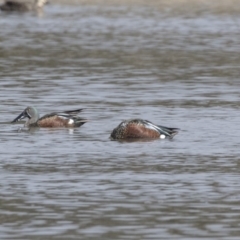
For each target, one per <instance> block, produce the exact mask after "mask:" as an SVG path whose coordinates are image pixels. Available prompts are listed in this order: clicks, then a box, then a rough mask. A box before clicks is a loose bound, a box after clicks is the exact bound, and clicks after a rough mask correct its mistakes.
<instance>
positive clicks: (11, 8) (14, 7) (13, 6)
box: [0, 0, 47, 12]
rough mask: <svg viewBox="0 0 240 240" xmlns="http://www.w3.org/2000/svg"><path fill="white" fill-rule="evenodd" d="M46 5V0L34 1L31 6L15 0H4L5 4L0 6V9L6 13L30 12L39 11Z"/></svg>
mask: <svg viewBox="0 0 240 240" xmlns="http://www.w3.org/2000/svg"><path fill="white" fill-rule="evenodd" d="M46 3H47V0H34V2H33V3H32V4H31V3H29V2H20V1H17V0H5V2H4V3H3V4H2V5H1V6H0V9H1V10H2V11H6V12H27V11H32V10H41V9H42V8H43V6H44V5H45V4H46Z"/></svg>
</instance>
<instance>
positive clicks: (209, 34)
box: [0, 5, 240, 239]
mask: <svg viewBox="0 0 240 240" xmlns="http://www.w3.org/2000/svg"><path fill="white" fill-rule="evenodd" d="M0 23H1V29H0V33H1V34H0V41H1V45H0V48H1V54H0V68H1V71H0V75H1V78H0V89H1V90H0V92H1V94H0V101H1V106H2V107H1V118H0V122H1V130H0V135H1V138H0V143H1V144H0V153H1V165H0V185H1V193H0V201H1V210H0V213H1V214H0V216H1V217H0V223H1V226H0V237H1V239H46V238H47V239H60V238H62V239H79V238H83V239H96V238H97V239H159V236H161V238H162V239H199V238H208V239H220V238H221V239H238V238H239V223H240V221H239V217H238V209H239V187H240V184H239V166H240V165H239V157H238V156H239V148H238V146H239V140H238V125H239V124H238V123H239V113H238V105H239V86H240V82H239V81H238V78H239V63H240V57H239V56H240V55H239V44H240V43H239V41H240V40H239V24H240V19H239V17H235V18H234V20H233V18H232V16H231V15H227V14H226V15H210V14H207V13H206V14H201V15H199V14H196V15H193V16H192V17H191V18H189V17H188V18H187V17H185V16H184V15H182V14H179V15H174V16H173V15H171V13H168V14H167V13H164V12H161V11H158V9H155V8H153V7H146V6H140V7H137V6H132V7H128V6H126V7H124V6H101V7H98V6H96V5H91V6H89V5H82V6H74V7H73V6H64V7H63V6H62V5H50V6H47V7H46V11H45V14H44V15H43V16H42V17H40V18H39V17H36V15H34V14H24V15H21V16H19V15H12V14H11V15H6V14H2V13H1V14H0ZM27 106H36V107H37V108H38V109H39V112H40V114H41V115H44V114H45V113H48V112H54V111H62V110H63V109H64V110H68V109H74V108H85V109H86V110H85V112H84V117H86V118H88V119H90V121H89V122H88V123H86V124H84V125H83V126H82V127H80V128H77V129H38V128H37V129H34V131H32V129H31V131H23V130H21V131H18V130H19V128H22V127H23V125H22V123H19V124H10V122H11V121H12V120H13V119H14V117H15V116H17V114H19V112H20V111H21V110H22V109H24V108H25V107H27ZM131 118H143V119H148V120H150V121H153V122H154V123H156V124H160V125H166V126H174V127H179V128H180V129H181V131H180V132H179V134H178V135H176V136H175V138H174V139H173V140H171V141H169V140H160V139H159V140H154V141H134V142H131V143H129V142H126V141H125V142H119V141H111V139H110V138H109V137H110V133H111V131H112V130H113V128H115V127H116V126H117V124H119V123H120V122H121V121H122V120H124V119H131Z"/></svg>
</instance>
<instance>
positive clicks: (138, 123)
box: [110, 119, 179, 139]
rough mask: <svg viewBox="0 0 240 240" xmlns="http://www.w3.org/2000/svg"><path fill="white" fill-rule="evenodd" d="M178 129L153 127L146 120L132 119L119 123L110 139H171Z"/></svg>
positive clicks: (153, 125)
mask: <svg viewBox="0 0 240 240" xmlns="http://www.w3.org/2000/svg"><path fill="white" fill-rule="evenodd" d="M178 131H179V129H178V128H169V127H164V126H160V125H155V124H153V123H152V122H150V121H148V120H142V119H132V120H125V121H123V122H121V123H120V124H119V125H118V126H117V127H116V128H115V129H113V131H112V133H111V136H110V137H111V138H112V139H137V138H148V139H155V138H162V139H164V138H173V137H174V136H175V135H176V134H177V133H178Z"/></svg>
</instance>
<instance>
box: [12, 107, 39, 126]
mask: <svg viewBox="0 0 240 240" xmlns="http://www.w3.org/2000/svg"><path fill="white" fill-rule="evenodd" d="M24 118H28V121H27V122H26V124H25V125H30V124H34V123H36V122H37V120H38V119H39V114H38V111H37V109H36V108H35V107H27V108H26V109H24V111H23V112H22V113H21V114H20V115H19V116H18V117H16V118H15V119H14V120H13V121H12V123H15V122H18V121H21V120H22V119H24Z"/></svg>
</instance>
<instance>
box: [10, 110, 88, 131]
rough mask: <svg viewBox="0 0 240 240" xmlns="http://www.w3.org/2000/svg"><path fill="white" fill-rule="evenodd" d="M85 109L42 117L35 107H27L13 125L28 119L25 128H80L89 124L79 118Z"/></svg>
mask: <svg viewBox="0 0 240 240" xmlns="http://www.w3.org/2000/svg"><path fill="white" fill-rule="evenodd" d="M82 110H83V109H76V110H70V111H63V112H52V113H49V114H46V115H44V116H42V117H40V116H39V113H38V110H37V109H36V108H35V107H27V108H25V109H24V110H23V112H22V113H21V114H20V115H18V116H17V117H16V118H15V119H14V120H13V121H12V123H16V122H18V121H20V120H22V119H25V118H27V121H26V122H25V124H24V127H41V128H61V127H80V126H82V125H83V124H84V123H86V122H88V120H87V119H84V118H80V117H78V116H77V114H78V113H80V112H81V111H82Z"/></svg>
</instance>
